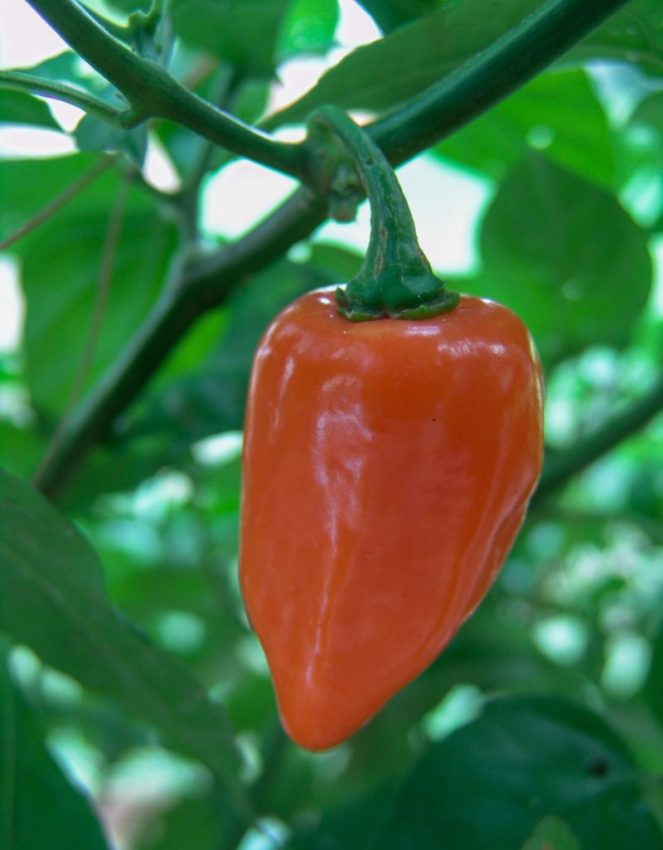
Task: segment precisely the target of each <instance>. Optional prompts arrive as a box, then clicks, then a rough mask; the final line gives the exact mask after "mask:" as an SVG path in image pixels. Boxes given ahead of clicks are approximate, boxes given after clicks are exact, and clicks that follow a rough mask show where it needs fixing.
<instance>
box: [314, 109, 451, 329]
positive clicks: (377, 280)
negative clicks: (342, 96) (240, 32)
mask: <svg viewBox="0 0 663 850" xmlns="http://www.w3.org/2000/svg"><path fill="white" fill-rule="evenodd" d="M309 126H310V139H311V141H312V142H313V140H314V139H317V138H318V137H319V136H320V135H321V134H322V136H323V138H322V139H320V142H319V144H320V145H321V147H323V148H326V149H330V142H329V139H327V138H325V136H327V137H328V136H329V134H330V133H331V134H332V136H331V138H332V143H333V144H335V145H336V146H338V140H340V141H341V142H342V148H341V151H340V152H339V153H338V155H337V157H336V158H335V157H334V156H333V154H332V155H331V159H332V160H334V159H336V161H337V165H336V167H335V168H333V175H335V176H332V183H331V185H332V188H334V186H338V183H339V180H340V183H341V186H340V189H341V193H342V194H344V193H346V192H348V191H350V192H351V193H352V194H354V193H355V191H356V190H355V186H354V185H353V181H352V180H351V179H350V178H351V170H350V169H348V163H347V162H346V161H345V160H346V159H347V154H348V153H349V154H350V157H351V165H354V166H356V168H357V170H358V172H359V175H360V177H361V181H362V183H363V186H364V189H365V191H366V194H367V195H368V199H369V202H370V205H371V235H370V241H369V244H368V250H367V252H366V257H365V259H364V262H363V264H362V267H361V269H360V271H359V273H358V274H357V276H356V277H355V278H354V280H352V281H351V282H350V283H349V284H348V285H347V287H345V289H338V290H337V293H336V297H337V301H338V308H339V312H340V313H341V314H342V315H343V316H345V317H346V318H347V319H350V321H365V320H367V319H380V318H385V317H391V318H398V319H424V318H428V317H430V316H435V315H437V314H439V313H445V312H447V311H449V310H452V309H453V308H454V307H455V306H456V304H457V303H458V295H457V294H456V293H449V292H446V291H445V288H444V284H443V283H442V281H441V280H440V279H439V278H437V277H436V276H435V275H434V274H433V271H432V269H431V267H430V264H429V262H428V260H427V259H426V257H425V256H424V253H423V251H422V250H421V248H420V246H419V242H418V240H417V233H416V230H415V226H414V221H413V220H412V214H411V213H410V208H409V207H408V205H407V201H406V200H405V196H404V195H403V191H402V189H401V187H400V185H399V183H398V180H397V179H396V175H395V174H394V171H393V169H392V167H391V166H390V165H389V163H388V162H387V159H386V158H385V156H384V154H383V153H382V151H381V150H380V148H378V147H377V145H376V144H375V143H374V142H372V141H371V139H370V137H369V136H368V135H367V134H366V133H365V132H364V131H363V130H362V129H361V128H360V127H358V126H357V125H356V124H355V123H354V121H352V120H351V119H350V118H349V117H348V116H347V115H346V114H345V113H344V112H342V111H341V110H340V109H336V107H334V106H325V107H323V108H322V109H319V110H318V111H317V112H316V113H315V114H314V115H313V116H312V118H311V121H310V125H309ZM327 158H328V156H327V157H324V159H327ZM349 170H350V174H348V171H349Z"/></svg>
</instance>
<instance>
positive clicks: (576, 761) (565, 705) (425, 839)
mask: <svg viewBox="0 0 663 850" xmlns="http://www.w3.org/2000/svg"><path fill="white" fill-rule="evenodd" d="M549 815H555V816H557V817H560V818H562V819H563V820H564V821H565V822H566V823H567V824H568V826H569V828H570V829H571V830H572V832H573V833H574V834H575V835H577V836H578V839H579V841H580V846H581V847H588V848H589V847H600V848H602V850H631V848H633V847H637V848H638V850H660V848H661V842H662V841H663V835H662V834H661V832H660V830H659V828H658V826H657V824H656V821H655V819H654V817H653V815H652V813H651V811H650V810H649V808H648V806H647V804H646V802H645V800H644V798H643V791H642V787H641V782H640V777H639V775H638V773H637V771H636V769H635V767H634V764H633V761H632V759H631V757H630V755H629V753H628V751H627V749H626V747H625V744H624V742H623V741H622V740H621V738H619V736H618V735H617V734H616V733H615V732H614V731H613V730H612V728H611V727H610V726H608V724H607V723H606V722H605V721H604V720H603V719H602V718H600V717H599V716H597V715H595V714H593V713H591V712H590V711H588V710H586V709H585V708H582V707H580V706H578V705H575V704H573V703H570V702H567V701H564V700H561V699H559V698H556V697H554V696H549V697H541V698H528V699H500V700H495V701H493V702H489V703H488V704H487V705H486V707H485V709H484V712H483V714H482V715H481V716H480V717H479V718H478V719H477V720H475V721H474V722H472V723H470V724H468V725H467V726H464V727H462V728H461V729H459V730H458V731H456V732H455V733H453V734H451V735H450V736H449V737H448V738H446V739H445V740H443V741H442V742H440V743H439V744H435V745H433V746H432V747H431V748H430V749H429V750H428V751H427V752H426V753H424V755H423V756H422V757H421V758H420V759H419V760H418V761H417V763H416V764H415V766H414V768H413V770H412V772H411V773H410V775H409V776H408V778H407V779H406V780H405V782H404V784H403V786H402V788H401V790H400V793H399V795H398V797H397V799H396V801H395V803H394V804H393V805H392V807H391V811H390V817H389V819H388V821H387V823H386V824H385V826H384V828H383V829H381V830H380V832H379V835H378V840H377V842H375V843H374V844H372V845H371V847H376V848H377V847H379V848H380V850H396V848H398V849H399V850H400V848H403V847H416V848H417V850H429V848H430V850H440V848H441V847H445V848H446V847H449V848H453V850H514V848H516V847H521V846H522V845H523V844H524V842H526V841H527V840H528V838H529V837H530V836H531V834H532V831H533V830H534V829H535V828H536V826H537V825H538V824H539V822H540V821H541V820H542V819H543V818H545V817H547V816H549ZM329 846H330V847H331V846H333V845H329Z"/></svg>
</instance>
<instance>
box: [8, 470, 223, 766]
mask: <svg viewBox="0 0 663 850" xmlns="http://www.w3.org/2000/svg"><path fill="white" fill-rule="evenodd" d="M0 563H2V567H3V568H2V570H1V571H0V629H1V630H2V631H4V632H5V633H6V634H7V635H9V636H10V637H11V638H12V639H13V640H14V641H16V642H17V643H23V644H26V645H27V646H29V647H30V648H31V649H32V650H33V651H34V652H35V653H36V654H37V655H38V656H39V657H40V658H41V659H42V660H43V661H44V662H45V663H46V664H49V665H51V666H53V667H55V668H56V669H58V670H61V671H62V672H64V673H67V674H68V675H69V676H71V677H72V678H74V679H76V680H77V681H78V682H80V683H81V684H82V685H84V686H86V687H88V688H91V689H92V690H94V691H97V692H99V693H101V694H104V695H105V696H108V697H111V698H113V699H116V700H118V701H119V702H120V703H121V704H123V705H124V706H125V707H126V708H127V709H128V710H129V711H130V712H132V713H134V714H135V715H137V716H138V717H140V718H142V719H144V720H146V721H147V722H148V723H151V724H154V725H155V726H157V727H158V728H159V729H160V730H161V731H162V732H163V733H164V734H165V736H166V738H167V740H168V741H169V743H171V744H172V745H173V746H174V747H175V748H176V749H179V750H180V751H181V752H183V753H185V754H187V755H189V756H191V757H193V758H195V759H198V760H200V761H202V762H203V763H204V764H206V765H207V766H208V767H210V768H211V769H212V770H213V771H216V772H217V773H218V774H219V775H221V776H224V777H226V778H229V777H233V779H232V780H231V781H233V782H235V781H236V771H237V769H238V766H239V757H238V754H237V750H236V749H235V746H234V744H233V741H232V737H231V732H230V729H229V726H228V722H227V719H226V717H225V714H224V713H223V711H222V709H221V708H219V707H218V706H215V705H213V704H212V703H211V702H210V701H209V700H208V699H207V697H206V695H205V693H204V692H203V691H202V689H201V687H200V686H199V685H198V683H197V682H196V681H195V680H194V679H193V678H192V677H191V676H190V675H189V673H188V672H187V671H186V669H184V668H183V667H180V665H179V664H178V663H177V662H176V661H174V660H173V659H172V658H171V657H170V656H169V655H167V654H166V653H164V652H162V651H161V650H159V649H157V647H155V646H154V645H153V644H151V643H150V642H149V641H148V640H147V639H146V638H145V637H144V635H143V634H142V633H140V632H139V631H138V630H137V629H136V628H135V627H134V626H133V625H132V624H131V623H129V622H128V621H127V620H125V619H124V618H123V617H122V616H121V615H120V614H119V613H118V612H117V611H116V610H115V609H113V608H112V607H111V605H110V604H109V602H108V599H107V598H106V595H105V592H104V588H103V583H102V568H101V564H100V563H99V560H98V558H97V555H96V553H95V552H94V550H93V549H92V548H91V546H90V545H89V543H87V541H86V540H85V539H84V538H83V537H82V536H81V535H80V534H79V533H78V532H76V531H75V529H74V528H73V527H72V526H71V525H69V524H68V523H67V522H66V521H65V519H64V518H63V517H62V516H61V515H60V514H58V512H57V511H56V510H55V509H54V508H53V507H52V506H51V505H50V504H49V503H48V502H47V501H46V500H45V499H44V498H43V497H42V496H41V495H40V494H39V493H37V492H36V491H34V490H33V489H32V488H31V487H30V486H29V485H27V484H25V483H23V482H21V481H19V480H18V479H15V478H13V477H12V476H10V475H8V474H7V473H5V472H3V471H0Z"/></svg>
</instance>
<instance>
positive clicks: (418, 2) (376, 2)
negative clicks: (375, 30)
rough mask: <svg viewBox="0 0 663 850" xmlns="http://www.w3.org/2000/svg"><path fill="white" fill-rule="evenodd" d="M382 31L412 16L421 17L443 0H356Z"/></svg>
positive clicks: (400, 24)
mask: <svg viewBox="0 0 663 850" xmlns="http://www.w3.org/2000/svg"><path fill="white" fill-rule="evenodd" d="M358 2H359V4H360V5H361V6H363V7H364V9H366V11H367V12H368V14H369V15H370V16H371V17H372V18H373V20H374V21H375V23H376V24H377V25H378V26H379V27H380V29H381V30H382V32H391V31H392V30H394V29H397V28H398V27H400V26H402V25H403V24H406V23H408V21H411V20H413V19H414V18H421V17H422V16H423V15H425V14H427V13H428V12H431V11H432V10H433V9H434V8H435V7H436V6H440V5H441V2H443V0H358Z"/></svg>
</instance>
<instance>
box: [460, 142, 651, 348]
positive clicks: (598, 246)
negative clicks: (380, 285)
mask: <svg viewBox="0 0 663 850" xmlns="http://www.w3.org/2000/svg"><path fill="white" fill-rule="evenodd" d="M481 250H482V260H483V272H482V276H481V278H480V280H479V281H475V282H474V283H473V282H470V281H466V282H464V284H463V285H464V286H465V288H466V289H474V290H475V291H478V292H480V293H481V294H483V295H488V296H490V297H491V298H495V299H496V300H497V301H500V302H502V303H504V304H506V305H507V306H508V307H511V308H512V309H513V310H514V311H515V312H516V313H518V315H519V316H520V317H521V318H522V319H524V321H525V322H526V323H527V324H528V326H529V328H530V330H531V331H532V333H533V334H534V338H535V339H536V342H537V345H538V347H539V351H540V352H541V355H542V357H543V359H544V362H547V363H554V362H556V361H557V360H558V359H560V358H562V357H565V356H568V355H570V354H574V353H576V352H578V351H581V350H582V349H583V348H584V347H585V346H588V345H598V344H606V345H613V346H623V345H625V344H626V343H627V342H628V341H629V339H630V338H631V335H632V333H633V327H634V324H635V322H636V320H637V319H638V318H639V316H640V314H641V312H642V310H643V308H644V306H645V304H646V303H647V298H648V296H649V290H650V286H651V278H652V265H651V259H650V256H649V250H648V246H647V238H646V234H645V233H644V232H643V231H642V230H640V229H639V228H638V227H637V225H636V224H635V223H634V222H633V220H632V219H631V218H630V217H629V216H628V214H627V213H626V212H625V211H624V209H623V208H622V207H621V206H620V205H619V203H618V202H617V200H616V199H615V198H614V197H613V196H612V195H610V194H609V193H607V192H605V191H603V190H601V189H599V188H597V187H596V186H592V185H591V184H588V183H586V182H584V181H582V180H580V179H579V178H578V177H575V176H574V175H572V174H570V173H569V172H567V171H565V170H563V169H561V168H559V167H558V166H556V165H554V164H553V163H551V162H550V161H549V160H547V159H546V158H545V157H543V156H540V155H538V154H533V153H532V154H530V155H528V156H527V158H526V159H525V160H524V161H523V163H522V164H520V165H519V166H517V167H516V168H515V169H513V170H512V171H511V172H510V173H509V175H508V176H507V177H506V179H505V180H504V181H503V182H502V184H501V185H500V188H499V190H498V192H497V195H496V196H495V198H494V199H493V201H492V203H491V205H490V207H489V208H488V211H487V212H486V215H485V218H484V221H483V225H482V230H481Z"/></svg>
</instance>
